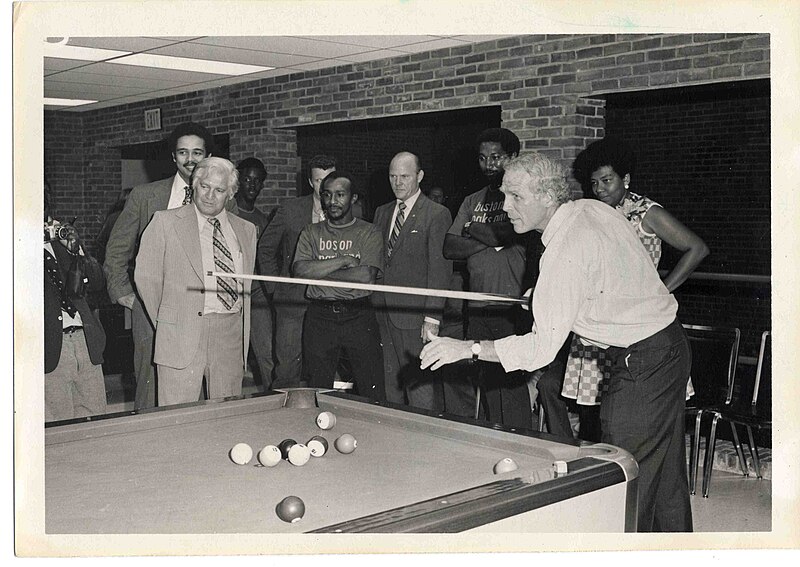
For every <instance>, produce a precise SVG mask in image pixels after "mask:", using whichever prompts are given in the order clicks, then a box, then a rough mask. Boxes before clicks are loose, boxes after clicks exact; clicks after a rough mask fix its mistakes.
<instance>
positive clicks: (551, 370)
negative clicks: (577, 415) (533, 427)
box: [536, 335, 574, 439]
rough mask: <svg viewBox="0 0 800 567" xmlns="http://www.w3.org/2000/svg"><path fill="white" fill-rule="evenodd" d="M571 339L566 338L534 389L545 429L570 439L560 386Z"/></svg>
mask: <svg viewBox="0 0 800 567" xmlns="http://www.w3.org/2000/svg"><path fill="white" fill-rule="evenodd" d="M571 340H572V335H570V336H569V337H568V338H567V341H566V342H565V343H564V346H562V347H561V349H560V350H559V351H558V354H556V358H555V359H554V360H553V362H551V363H550V364H548V365H547V368H545V370H544V373H543V374H542V375H541V376H540V377H539V382H537V384H536V389H537V390H538V391H539V406H540V407H541V409H542V410H543V411H544V417H545V420H547V431H548V432H549V433H551V434H553V435H558V436H559V437H568V438H570V439H572V438H573V437H574V435H573V434H572V425H571V424H570V422H569V412H568V410H567V400H566V398H564V397H562V396H561V388H562V386H563V385H564V372H565V371H566V367H567V357H568V356H569V345H570V341H571Z"/></svg>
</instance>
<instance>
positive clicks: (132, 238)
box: [103, 122, 235, 410]
mask: <svg viewBox="0 0 800 567" xmlns="http://www.w3.org/2000/svg"><path fill="white" fill-rule="evenodd" d="M168 143H169V148H170V151H171V152H172V161H174V162H175V166H176V167H177V173H176V174H175V175H174V176H173V177H168V178H166V179H161V180H159V181H154V182H152V183H148V184H146V185H139V186H136V187H134V188H133V191H131V194H130V196H129V197H128V200H127V201H126V202H125V208H123V209H122V212H121V213H120V215H119V218H118V219H117V222H116V223H115V224H114V228H113V229H112V231H111V235H110V236H109V237H108V245H107V246H106V259H105V263H104V264H103V270H104V271H105V275H106V285H107V288H108V295H109V297H110V298H111V301H112V302H114V303H119V304H120V305H122V306H124V307H125V308H126V309H130V311H131V330H132V334H133V367H134V372H135V374H136V399H135V401H134V408H135V409H137V410H139V409H145V408H151V407H154V406H155V405H156V377H155V367H154V366H153V323H152V322H151V321H150V320H149V319H148V317H147V314H146V313H145V310H144V307H143V305H142V301H141V297H140V296H139V295H138V294H137V291H136V288H135V286H134V282H133V270H134V259H135V258H136V255H137V254H138V252H139V239H140V238H141V235H142V233H143V232H144V229H145V228H146V227H147V225H148V223H149V222H150V219H151V218H152V217H153V214H154V213H155V212H156V211H163V210H166V209H175V208H178V207H181V206H183V205H185V204H188V203H190V202H191V201H192V190H191V188H190V187H191V183H190V178H191V176H192V171H193V170H194V168H195V166H196V165H197V164H198V163H199V162H200V161H201V160H202V159H204V158H205V157H206V156H210V155H211V153H212V149H213V144H214V138H213V137H212V136H211V133H210V132H209V131H208V130H206V129H205V128H204V127H203V126H201V125H200V124H197V123H194V122H186V123H183V124H180V125H178V127H177V128H175V130H174V131H173V132H172V133H171V134H170V136H169V138H168ZM226 207H227V208H229V209H231V208H234V207H235V202H234V201H230V202H229V203H228V204H227V205H226Z"/></svg>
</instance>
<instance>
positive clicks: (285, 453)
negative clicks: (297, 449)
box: [278, 439, 297, 459]
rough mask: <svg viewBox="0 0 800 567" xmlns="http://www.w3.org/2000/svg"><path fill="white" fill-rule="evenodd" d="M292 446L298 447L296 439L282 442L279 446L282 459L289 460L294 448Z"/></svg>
mask: <svg viewBox="0 0 800 567" xmlns="http://www.w3.org/2000/svg"><path fill="white" fill-rule="evenodd" d="M292 445H297V441H295V440H294V439H284V440H283V441H281V442H280V445H278V449H280V452H281V458H282V459H288V458H289V449H291V448H292Z"/></svg>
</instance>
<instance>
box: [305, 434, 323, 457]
mask: <svg viewBox="0 0 800 567" xmlns="http://www.w3.org/2000/svg"><path fill="white" fill-rule="evenodd" d="M306 445H307V446H308V448H309V449H310V450H311V456H312V457H321V456H323V455H324V454H325V453H327V452H328V440H327V439H325V438H324V437H323V436H322V435H315V436H314V437H312V438H311V439H309V440H308V443H306Z"/></svg>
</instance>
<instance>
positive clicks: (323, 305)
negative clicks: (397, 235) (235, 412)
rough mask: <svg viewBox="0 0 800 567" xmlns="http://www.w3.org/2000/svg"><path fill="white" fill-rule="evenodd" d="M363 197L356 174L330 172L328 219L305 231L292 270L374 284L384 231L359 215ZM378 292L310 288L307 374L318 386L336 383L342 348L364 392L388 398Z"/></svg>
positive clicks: (325, 197) (324, 190)
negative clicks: (376, 304) (375, 295)
mask: <svg viewBox="0 0 800 567" xmlns="http://www.w3.org/2000/svg"><path fill="white" fill-rule="evenodd" d="M357 200H358V194H356V193H355V186H354V183H353V178H352V177H350V176H349V175H348V174H346V173H344V172H341V171H334V172H332V173H330V174H328V176H327V177H325V179H324V180H323V181H322V184H321V187H320V202H321V204H322V209H323V210H324V212H325V220H324V221H323V222H318V223H313V224H309V225H306V227H305V228H304V229H303V231H302V232H301V233H300V237H299V239H298V241H297V249H296V251H295V256H294V263H293V264H292V272H293V273H294V275H295V277H298V278H313V279H326V280H334V281H347V282H357V283H368V284H374V283H375V280H376V279H377V278H378V276H379V275H382V272H383V235H381V232H380V230H378V228H377V227H376V226H375V225H373V224H370V223H368V222H366V221H364V220H361V219H359V218H356V217H354V216H353V204H355V202H356V201H357ZM371 294H372V292H370V291H364V290H357V289H345V288H339V287H323V286H313V285H312V286H308V289H307V290H306V297H307V298H308V299H309V301H310V303H309V307H308V310H307V311H306V315H305V321H304V325H303V376H304V379H305V380H306V381H307V382H308V384H309V386H312V387H314V388H331V387H333V378H334V372H335V370H336V368H337V363H338V362H339V357H340V354H341V353H342V352H344V354H345V355H346V356H347V359H348V360H349V362H350V367H351V368H352V372H353V376H352V380H353V381H354V382H355V384H356V388H358V394H359V395H361V396H364V397H367V398H370V399H372V400H375V401H383V400H385V398H386V396H385V393H384V374H383V353H382V351H381V343H380V332H379V330H378V322H377V320H376V319H375V311H374V310H373V307H372V304H371V303H370V297H369V296H370V295H371Z"/></svg>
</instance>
